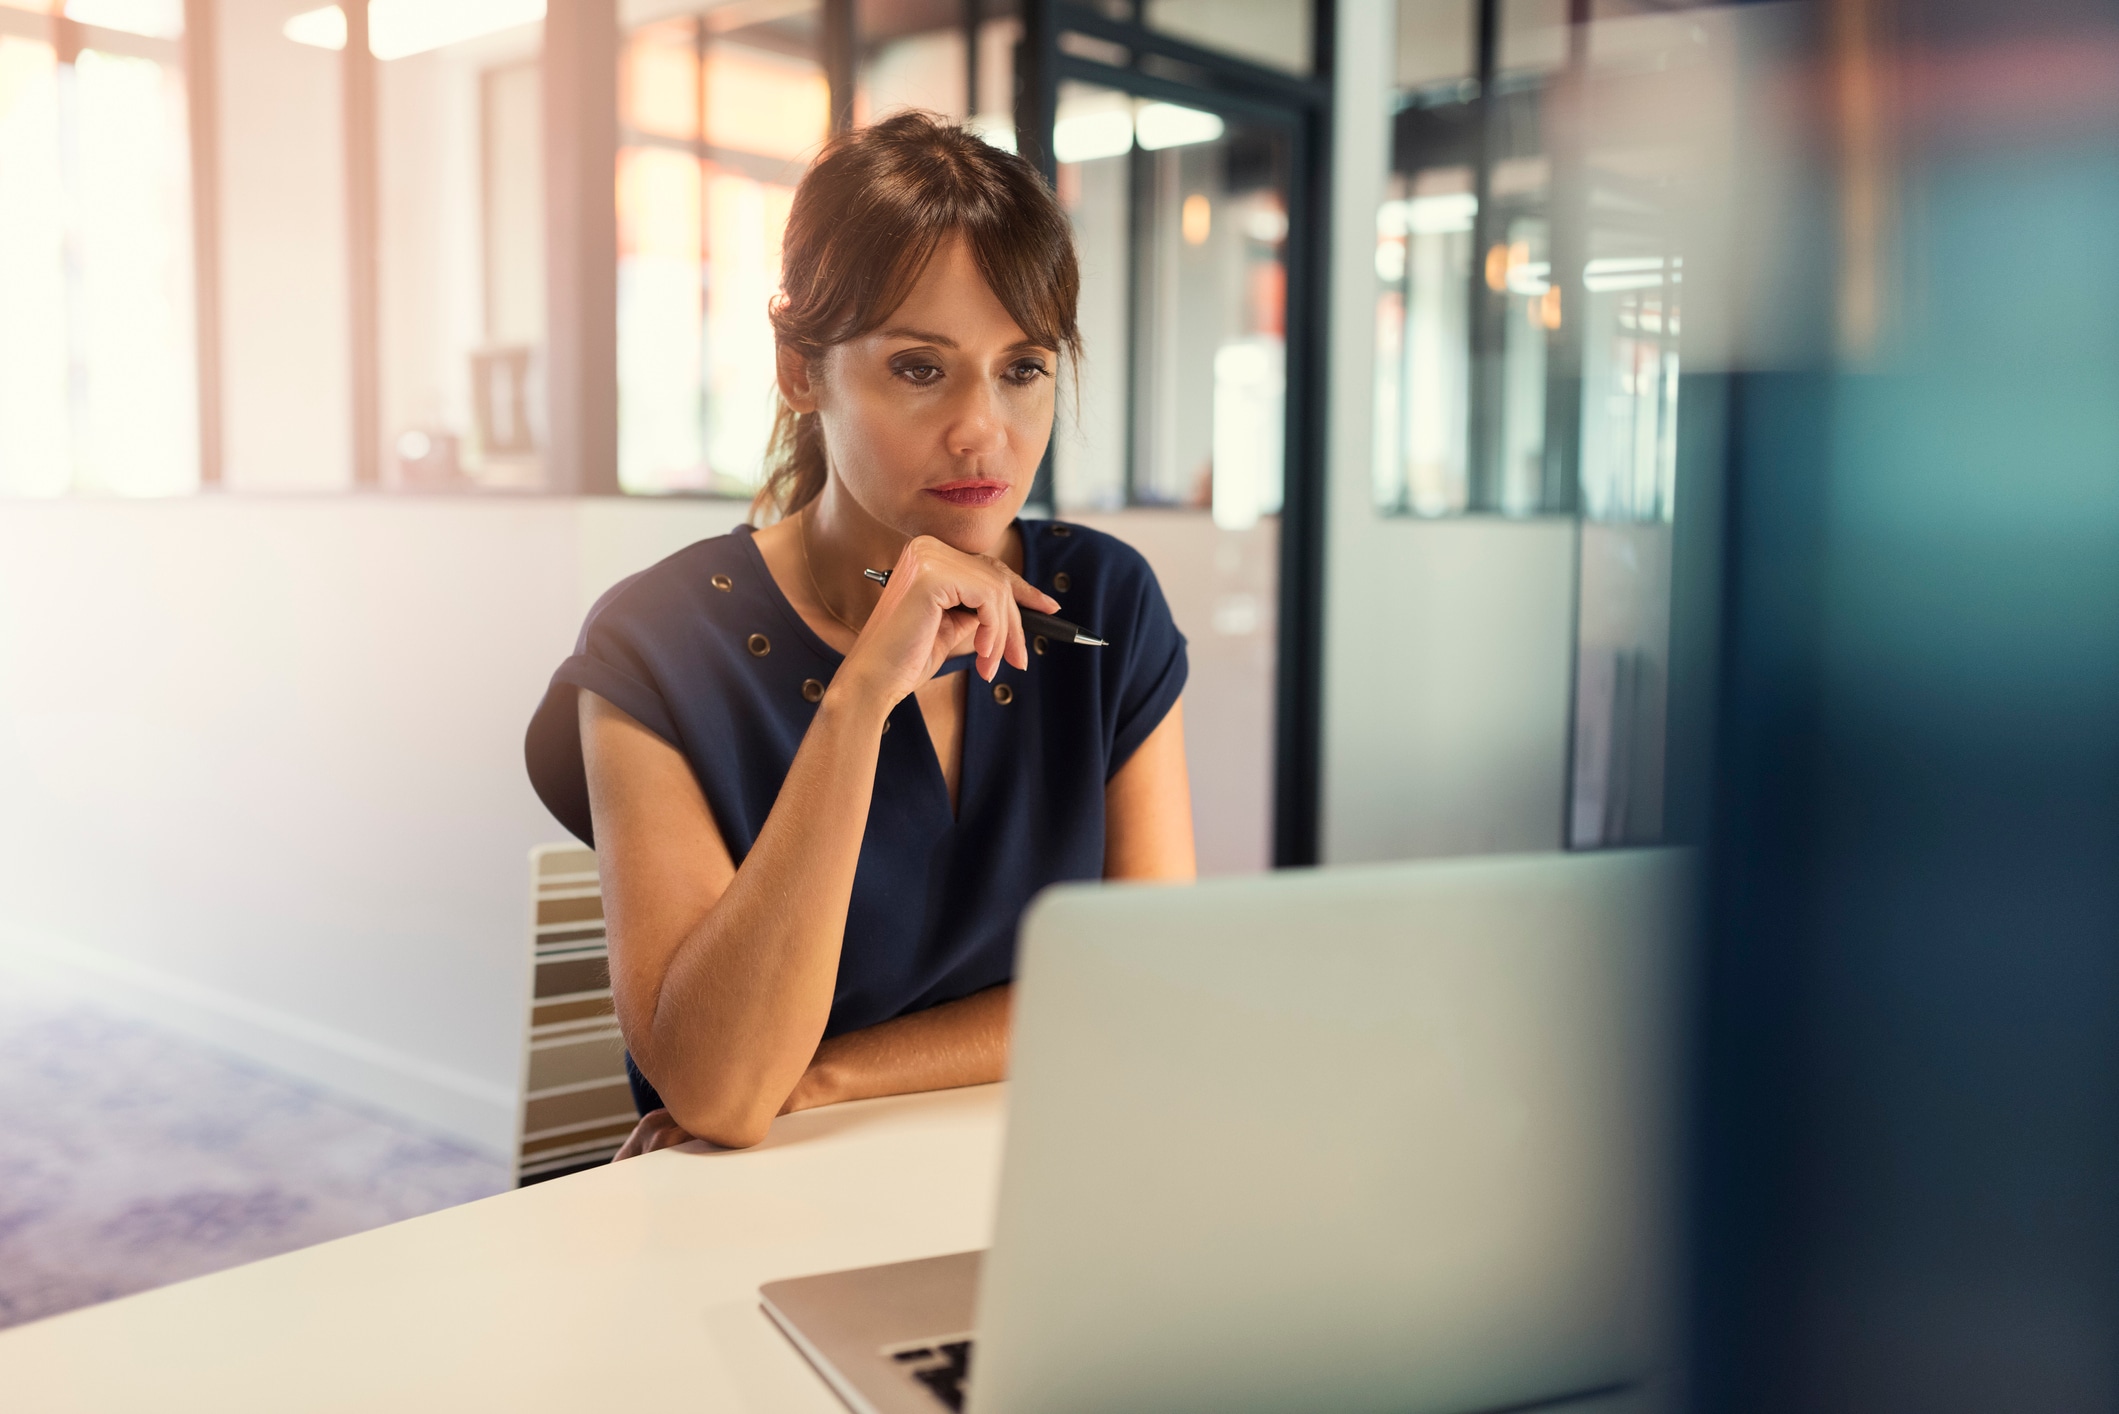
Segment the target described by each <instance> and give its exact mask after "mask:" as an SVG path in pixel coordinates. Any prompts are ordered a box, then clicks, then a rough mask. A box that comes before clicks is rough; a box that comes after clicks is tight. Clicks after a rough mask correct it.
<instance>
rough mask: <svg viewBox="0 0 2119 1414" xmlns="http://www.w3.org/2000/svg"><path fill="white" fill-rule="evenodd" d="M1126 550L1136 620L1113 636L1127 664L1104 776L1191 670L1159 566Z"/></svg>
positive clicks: (1156, 720) (1153, 723) (1157, 722)
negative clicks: (1135, 581) (1158, 579)
mask: <svg viewBox="0 0 2119 1414" xmlns="http://www.w3.org/2000/svg"><path fill="white" fill-rule="evenodd" d="M1125 553H1126V555H1127V557H1128V558H1129V559H1130V560H1132V562H1133V564H1134V566H1135V568H1136V573H1137V574H1138V577H1139V579H1138V583H1139V588H1138V590H1137V592H1136V593H1135V594H1134V595H1133V596H1132V600H1133V602H1132V609H1133V613H1132V622H1131V623H1130V624H1128V625H1127V626H1126V627H1125V628H1124V629H1123V633H1124V637H1123V638H1115V639H1114V640H1113V646H1114V647H1115V648H1117V649H1118V650H1119V651H1121V652H1123V653H1124V654H1125V667H1124V669H1123V672H1122V674H1121V676H1120V680H1119V684H1118V711H1117V714H1116V720H1115V724H1114V730H1113V732H1112V738H1111V753H1110V756H1109V758H1108V759H1107V760H1106V762H1105V767H1104V779H1105V780H1106V781H1109V780H1110V779H1111V778H1112V777H1113V776H1116V775H1117V774H1118V771H1119V768H1120V767H1121V766H1124V765H1125V764H1126V762H1127V761H1129V760H1131V759H1132V756H1133V753H1134V752H1135V751H1138V750H1139V749H1140V744H1141V743H1142V742H1144V741H1146V740H1147V739H1148V738H1149V737H1150V736H1152V735H1154V732H1155V729H1156V728H1157V727H1159V726H1161V725H1162V722H1163V718H1164V717H1167V716H1168V715H1169V714H1170V709H1171V707H1173V706H1175V705H1176V703H1177V699H1178V697H1179V696H1181V695H1182V694H1183V692H1184V690H1185V678H1186V676H1187V674H1188V673H1189V671H1190V667H1189V663H1188V660H1187V658H1186V655H1185V636H1184V635H1183V634H1182V633H1179V632H1178V631H1177V622H1176V620H1174V619H1172V618H1171V617H1170V605H1169V602H1168V601H1167V600H1165V599H1164V598H1163V592H1162V586H1161V585H1160V584H1158V583H1156V580H1155V572H1154V571H1153V570H1151V569H1149V568H1148V564H1147V561H1146V560H1144V559H1142V558H1141V557H1140V556H1139V554H1138V553H1137V552H1134V551H1132V550H1130V549H1129V550H1127V551H1125ZM1105 651H1109V650H1105Z"/></svg>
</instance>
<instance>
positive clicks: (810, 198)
mask: <svg viewBox="0 0 2119 1414" xmlns="http://www.w3.org/2000/svg"><path fill="white" fill-rule="evenodd" d="M957 234H961V235H962V236H963V237H964V239H965V240H966V241H967V242H969V244H970V247H971V254H972V259H973V260H975V261H976V262H977V264H978V267H979V273H980V274H982V275H984V276H985V277H986V283H987V285H989V286H990V287H991V288H992V290H993V293H994V296H995V297H996V298H997V299H999V300H1000V302H1001V306H1002V307H1003V308H1004V309H1006V310H1007V311H1008V313H1009V315H1010V317H1012V318H1013V319H1014V320H1015V322H1016V324H1017V325H1019V326H1020V327H1021V328H1022V331H1023V332H1024V333H1025V334H1027V335H1029V336H1030V337H1031V338H1032V339H1033V340H1035V341H1036V342H1037V343H1039V344H1041V345H1043V346H1044V347H1046V348H1049V349H1051V350H1053V351H1054V352H1056V353H1058V354H1060V355H1061V356H1062V357H1074V358H1078V357H1079V356H1080V354H1081V332H1080V330H1079V329H1078V328H1077V327H1076V325H1075V316H1074V307H1075V300H1076V297H1077V296H1078V295H1079V293H1080V291H1081V272H1080V270H1079V268H1078V267H1077V266H1076V264H1075V259H1074V238H1073V235H1072V232H1071V231H1070V230H1069V228H1068V225H1067V216H1066V213H1065V212H1063V211H1061V210H1060V205H1059V202H1058V201H1057V200H1055V199H1054V198H1053V195H1052V189H1051V188H1050V187H1048V186H1046V185H1045V181H1044V178H1043V177H1041V176H1040V175H1039V174H1038V171H1037V168H1035V167H1033V166H1031V165H1030V163H1028V162H1026V161H1024V160H1023V159H1022V158H1021V157H1018V156H1016V155H1015V154H1014V153H1012V152H1004V151H1002V150H1001V149H999V148H997V147H994V146H992V145H991V144H989V143H987V142H986V141H985V140H984V139H983V138H981V137H979V136H978V135H977V134H975V133H972V132H969V131H967V130H965V129H963V128H960V127H957V126H956V125H954V124H952V123H948V122H945V121H944V120H942V119H940V118H937V117H935V116H934V115H933V114H931V113H919V112H906V113H897V114H894V115H892V116H891V117H888V118H885V119H884V120H883V121H882V122H880V123H876V124H874V125H873V126H871V127H866V128H862V129H860V130H859V131H857V132H851V133H845V134H842V135H840V136H839V137H836V138H833V139H832V140H831V141H830V142H829V143H827V144H826V145H825V147H824V150H823V152H822V153H821V154H819V156H818V158H817V161H816V164H815V165H814V166H812V167H811V168H810V169H809V174H808V175H807V176H805V177H804V178H803V179H802V184H801V186H799V187H798V188H796V190H795V200H794V206H793V209H792V210H791V211H790V212H789V213H788V217H787V234H786V235H785V236H784V237H783V238H782V243H781V257H780V269H781V279H780V293H779V294H778V295H775V296H774V297H773V301H772V306H771V317H772V324H773V334H774V337H775V338H776V339H777V340H778V341H779V343H780V344H781V345H783V346H785V347H788V348H792V349H795V350H797V351H799V352H800V353H801V355H802V356H803V357H804V358H805V359H812V360H814V359H815V358H817V357H818V356H819V355H820V354H822V353H823V352H824V350H825V349H827V348H829V347H831V346H832V345H833V344H841V343H845V342H846V341H847V340H848V339H857V338H859V337H860V336H861V335H863V334H867V333H871V332H873V331H874V330H876V329H878V328H880V327H881V326H882V324H883V321H884V320H886V319H888V318H889V317H890V314H891V311H893V310H895V309H896V308H897V307H898V306H899V305H900V304H902V303H903V302H904V300H905V297H906V295H908V294H909V293H911V291H912V287H913V285H914V284H916V283H917V282H918V281H919V278H920V274H921V272H922V271H923V270H925V269H926V268H927V262H928V261H929V260H930V259H931V258H932V257H933V255H934V252H935V250H936V249H937V248H938V247H939V246H941V244H942V243H943V242H944V241H945V240H946V239H947V238H948V237H950V236H952V235H957ZM774 397H775V400H776V401H778V394H777V393H776V394H775V395H774ZM765 465H766V476H765V484H764V486H763V487H761V488H760V489H759V491H758V494H757V497H756V499H754V500H753V501H752V502H751V515H752V518H753V519H757V518H760V517H762V516H763V515H765V514H766V513H767V512H768V511H774V512H777V513H778V514H780V515H782V516H788V515H793V514H794V513H795V512H796V511H798V510H800V509H802V507H804V506H806V505H808V504H809V503H810V502H811V501H813V500H815V499H816V498H817V496H818V494H819V493H820V492H822V491H823V489H824V478H825V466H826V463H825V456H824V431H823V428H822V427H820V426H819V425H818V421H817V415H816V414H815V413H797V412H796V411H795V410H794V409H793V408H790V407H789V406H787V404H786V403H785V402H780V403H779V410H778V412H776V413H775V414H774V417H773V436H772V442H771V444H770V446H769V447H768V448H767V450H766V454H765Z"/></svg>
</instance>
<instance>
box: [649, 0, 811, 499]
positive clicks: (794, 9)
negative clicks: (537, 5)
mask: <svg viewBox="0 0 2119 1414" xmlns="http://www.w3.org/2000/svg"><path fill="white" fill-rule="evenodd" d="M818 23H819V15H818V7H817V6H815V5H814V4H806V5H804V4H798V5H777V6H773V7H771V9H770V12H769V13H768V12H767V11H766V10H761V9H759V8H757V7H754V6H726V7H716V8H713V9H707V10H703V11H701V12H700V13H697V14H689V15H677V16H671V17H668V18H664V19H661V20H657V21H655V22H653V23H650V24H646V25H643V26H641V27H639V28H637V29H635V30H633V31H632V32H631V33H630V34H629V35H628V36H627V38H626V42H625V47H624V50H623V51H622V59H621V69H620V83H619V104H620V122H621V126H620V144H621V145H620V148H619V153H618V183H617V190H618V419H619V420H618V481H619V485H620V487H621V488H622V489H624V490H626V491H631V492H650V493H654V492H673V491H689V492H711V493H717V494H723V495H735V496H747V495H749V494H751V493H752V492H753V491H754V490H756V488H757V486H758V482H759V478H760V475H761V473H762V469H763V465H764V456H765V448H766V443H767V441H768V439H769V437H770V436H771V432H772V410H773V397H772V389H773V368H774V361H773V340H772V327H771V325H770V324H769V323H768V322H767V320H766V304H767V301H768V300H770V299H771V297H772V294H773V291H775V290H776V289H778V288H779V284H780V236H781V232H782V231H783V230H784V228H785V227H786V224H787V213H788V208H789V206H790V204H791V203H792V201H793V199H794V191H795V185H796V183H798V182H799V181H800V180H801V178H802V173H803V172H804V171H805V170H806V169H807V167H808V164H809V161H810V159H811V158H813V157H814V156H815V154H816V151H817V149H818V147H819V146H820V145H821V144H822V143H823V141H824V139H825V137H826V135H827V133H828V130H829V127H830V94H829V91H828V88H827V85H826V81H825V77H824V71H823V69H822V67H821V66H820V65H819V64H818V62H817V60H816V57H815V55H816V38H815V35H816V30H817V26H818Z"/></svg>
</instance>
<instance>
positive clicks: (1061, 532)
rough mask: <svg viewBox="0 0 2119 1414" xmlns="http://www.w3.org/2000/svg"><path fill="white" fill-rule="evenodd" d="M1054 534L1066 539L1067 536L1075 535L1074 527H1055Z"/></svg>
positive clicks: (1053, 528)
mask: <svg viewBox="0 0 2119 1414" xmlns="http://www.w3.org/2000/svg"><path fill="white" fill-rule="evenodd" d="M1052 533H1053V534H1054V535H1057V536H1059V537H1060V538H1062V539H1065V538H1066V537H1067V536H1069V535H1072V534H1074V527H1073V526H1071V525H1055V526H1053V527H1052Z"/></svg>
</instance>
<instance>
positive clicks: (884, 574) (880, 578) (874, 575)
mask: <svg viewBox="0 0 2119 1414" xmlns="http://www.w3.org/2000/svg"><path fill="white" fill-rule="evenodd" d="M861 573H862V574H864V575H866V576H868V577H869V578H870V579H872V580H874V581H875V582H876V583H878V584H888V583H890V571H889V570H862V571H861Z"/></svg>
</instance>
